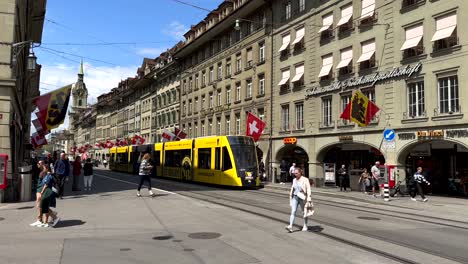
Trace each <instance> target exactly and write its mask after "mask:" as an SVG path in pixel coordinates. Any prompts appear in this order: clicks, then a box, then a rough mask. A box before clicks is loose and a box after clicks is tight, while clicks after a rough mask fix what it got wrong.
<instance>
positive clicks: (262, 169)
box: [258, 160, 266, 181]
mask: <svg viewBox="0 0 468 264" xmlns="http://www.w3.org/2000/svg"><path fill="white" fill-rule="evenodd" d="M258 170H259V172H260V177H261V179H262V181H265V180H266V174H265V163H263V160H260V164H259V165H258Z"/></svg>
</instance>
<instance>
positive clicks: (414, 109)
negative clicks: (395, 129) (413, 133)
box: [406, 80, 426, 118]
mask: <svg viewBox="0 0 468 264" xmlns="http://www.w3.org/2000/svg"><path fill="white" fill-rule="evenodd" d="M406 86H407V90H408V116H407V117H408V118H415V117H424V116H425V115H426V114H425V113H426V105H425V91H424V80H419V81H415V82H410V83H408V84H407V85H406Z"/></svg>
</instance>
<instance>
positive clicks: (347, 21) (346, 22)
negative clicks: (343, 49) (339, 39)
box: [336, 4, 353, 33]
mask: <svg viewBox="0 0 468 264" xmlns="http://www.w3.org/2000/svg"><path fill="white" fill-rule="evenodd" d="M352 17H353V5H352V4H350V5H347V6H345V7H342V8H341V18H340V20H339V21H338V23H337V24H336V26H337V27H338V29H339V33H344V32H347V31H350V30H351V29H353V19H352Z"/></svg>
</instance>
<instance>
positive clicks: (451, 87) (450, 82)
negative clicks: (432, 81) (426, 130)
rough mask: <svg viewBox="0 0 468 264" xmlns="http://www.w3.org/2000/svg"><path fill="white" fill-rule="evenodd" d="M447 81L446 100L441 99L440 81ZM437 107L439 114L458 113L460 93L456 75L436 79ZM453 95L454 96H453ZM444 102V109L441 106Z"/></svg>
mask: <svg viewBox="0 0 468 264" xmlns="http://www.w3.org/2000/svg"><path fill="white" fill-rule="evenodd" d="M443 79H447V98H441V89H442V87H441V80H443ZM437 93H438V98H439V99H438V106H439V113H440V114H451V113H458V112H459V111H460V91H459V81H458V75H457V74H454V75H449V76H440V77H439V76H438V77H437ZM454 93H455V94H454ZM443 102H446V104H447V107H446V109H443V108H445V107H444V106H443V105H442V104H443Z"/></svg>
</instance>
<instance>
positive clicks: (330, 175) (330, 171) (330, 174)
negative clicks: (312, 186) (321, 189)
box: [323, 163, 336, 182]
mask: <svg viewBox="0 0 468 264" xmlns="http://www.w3.org/2000/svg"><path fill="white" fill-rule="evenodd" d="M323 170H324V173H325V182H335V181H336V179H335V163H324V164H323Z"/></svg>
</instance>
